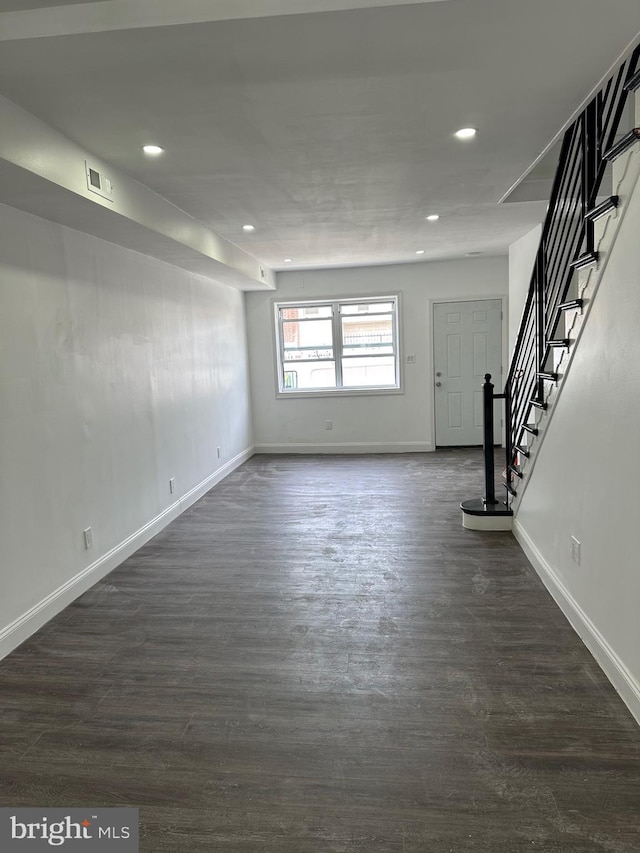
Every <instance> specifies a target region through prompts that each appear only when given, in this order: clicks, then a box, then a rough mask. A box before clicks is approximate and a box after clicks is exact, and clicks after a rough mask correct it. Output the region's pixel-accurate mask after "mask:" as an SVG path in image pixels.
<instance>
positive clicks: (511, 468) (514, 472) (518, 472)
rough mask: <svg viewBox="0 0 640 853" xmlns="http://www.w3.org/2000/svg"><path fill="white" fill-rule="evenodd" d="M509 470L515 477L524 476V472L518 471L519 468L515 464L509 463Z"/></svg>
mask: <svg viewBox="0 0 640 853" xmlns="http://www.w3.org/2000/svg"><path fill="white" fill-rule="evenodd" d="M509 470H510V471H511V472H512V474H515V475H516V477H519V478H520V479H521V480H522V478H523V477H524V474H523V473H522V471H520V469H519V468H516V466H515V465H509Z"/></svg>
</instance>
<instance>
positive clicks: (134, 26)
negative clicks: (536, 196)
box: [0, 0, 640, 269]
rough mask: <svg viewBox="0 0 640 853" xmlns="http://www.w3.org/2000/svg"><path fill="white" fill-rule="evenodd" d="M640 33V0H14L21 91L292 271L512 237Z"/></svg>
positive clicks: (442, 251)
mask: <svg viewBox="0 0 640 853" xmlns="http://www.w3.org/2000/svg"><path fill="white" fill-rule="evenodd" d="M36 7H37V8H36ZM26 10H29V11H26ZM318 10H320V11H318ZM638 33H640V2H638V0H606V2H603V0H597V2H596V0H535V2H531V0H414V2H400V0H398V2H392V0H351V2H349V0H206V2H205V0H181V2H180V3H177V2H172V0H101V2H100V1H98V2H94V0H84V2H78V0H76V3H74V4H70V5H68V6H58V7H55V6H54V2H52V0H22V2H20V0H0V42H1V45H0V94H2V95H4V96H5V97H7V98H9V99H10V100H11V101H13V102H15V103H16V104H18V105H20V106H21V107H23V108H24V109H26V110H27V111H29V112H30V113H33V114H34V115H35V116H37V117H39V118H40V119H42V120H43V121H45V122H46V123H47V124H49V125H51V126H52V127H53V128H55V129H57V130H58V131H60V132H61V133H63V134H65V135H66V136H67V137H69V138H70V139H71V140H73V141H74V142H76V143H78V144H79V145H81V146H82V147H83V148H86V149H88V150H89V151H91V152H93V153H94V154H95V155H96V156H98V157H100V158H101V159H102V160H104V161H107V162H108V163H111V164H113V165H114V166H115V167H116V168H117V169H119V170H121V171H122V172H124V173H126V174H128V175H129V176H131V177H132V178H134V179H135V180H137V181H139V182H141V183H143V184H145V185H146V186H147V187H149V188H151V189H153V190H154V191H155V192H156V193H158V194H160V195H161V196H163V197H165V198H166V199H168V200H169V201H171V202H172V203H173V204H175V205H177V206H178V207H179V208H182V209H183V210H184V211H186V212H187V213H189V214H191V215H192V216H194V217H196V218H197V219H199V220H201V221H202V222H203V223H205V224H206V225H207V226H208V227H209V228H211V229H212V230H213V231H215V232H216V233H218V234H220V235H221V236H223V237H224V238H226V239H227V240H229V241H231V242H232V243H234V244H236V245H238V246H240V247H241V248H242V249H244V250H245V251H246V252H248V253H249V254H250V255H252V256H254V257H255V258H257V259H258V260H259V261H261V262H262V263H264V264H266V265H268V266H270V267H272V268H274V269H282V268H284V267H285V265H284V263H283V259H284V258H285V257H290V258H292V259H293V261H294V263H293V264H291V265H288V266H289V267H306V266H334V265H340V266H342V265H350V264H374V263H397V262H404V261H415V260H428V259H436V258H437V259H442V258H453V257H461V256H464V255H465V254H466V253H469V252H483V253H486V254H502V253H505V252H506V251H507V247H508V245H509V243H511V242H513V240H515V239H517V238H518V237H520V236H521V235H522V234H524V233H525V232H526V231H528V230H529V229H530V228H532V227H533V226H534V225H535V224H537V223H538V222H539V221H540V219H541V217H542V216H543V215H544V209H545V201H546V200H545V201H533V202H531V201H530V202H523V203H510V204H501V203H500V200H501V199H502V198H503V196H505V195H506V194H507V193H508V191H509V189H510V188H511V187H512V186H513V185H514V184H515V183H516V182H517V181H518V180H519V179H520V178H521V177H522V176H523V175H524V174H525V173H526V172H527V171H528V170H529V169H530V167H531V166H532V164H533V163H534V162H535V161H536V159H537V158H538V157H539V156H540V154H541V153H542V152H543V151H544V150H545V149H546V148H547V147H548V146H549V145H550V143H551V142H552V141H553V140H554V138H555V137H556V136H557V135H558V133H559V132H560V130H561V129H562V127H563V126H564V125H566V123H567V122H568V120H569V119H570V117H571V116H572V114H573V113H574V111H575V110H576V109H577V108H578V107H579V106H580V105H581V103H582V102H583V101H584V99H585V98H586V97H587V95H588V94H589V93H590V92H591V90H592V89H593V87H594V86H595V85H596V84H597V83H598V82H599V81H600V80H601V78H602V77H603V76H604V75H605V74H606V72H607V71H608V69H609V68H610V67H611V65H612V64H614V63H615V62H616V61H617V60H618V58H619V57H620V56H621V55H622V54H623V53H624V52H625V51H626V50H627V49H628V47H629V45H630V43H632V42H633V41H636V36H637V34H638ZM468 125H471V126H474V127H477V128H478V130H479V132H478V136H477V138H476V139H475V140H473V141H470V142H464V143H461V142H458V141H457V140H455V139H454V138H453V136H452V134H453V132H454V131H455V130H456V129H458V128H460V127H463V126H468ZM0 132H1V131H0ZM147 142H156V143H158V144H159V145H162V146H163V147H165V149H166V153H165V154H164V155H163V156H162V157H160V158H157V159H153V160H151V159H148V158H145V157H144V156H143V155H142V153H141V150H140V147H141V145H142V144H144V143H147ZM0 201H2V189H1V188H0ZM49 208H50V205H49ZM48 210H49V209H48ZM431 212H436V213H439V214H440V217H441V218H440V220H439V221H438V222H437V223H435V224H430V223H428V222H426V221H425V216H426V215H427V214H429V213H431ZM47 215H48V216H49V217H50V216H51V213H50V210H49V212H48V213H47ZM245 223H252V224H254V225H255V226H256V230H255V232H254V233H252V234H245V233H244V232H243V231H242V228H241V226H242V225H243V224H245ZM417 250H424V254H422V255H420V256H417V255H416V251H417Z"/></svg>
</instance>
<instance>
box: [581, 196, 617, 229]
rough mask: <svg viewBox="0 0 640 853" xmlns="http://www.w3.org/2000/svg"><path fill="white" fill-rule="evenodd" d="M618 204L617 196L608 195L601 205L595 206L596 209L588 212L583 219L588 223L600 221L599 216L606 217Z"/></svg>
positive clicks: (593, 208)
mask: <svg viewBox="0 0 640 853" xmlns="http://www.w3.org/2000/svg"><path fill="white" fill-rule="evenodd" d="M619 202H620V196H618V195H610V196H609V198H607V199H605V200H604V201H603V202H602V204H599V205H597V207H592V208H591V210H588V211H587V212H586V213H585V215H584V218H585V219H587V220H588V221H589V222H595V221H596V219H600V217H601V216H606V214H607V213H610V212H611V211H612V210H615V209H616V207H617V206H618V203H619Z"/></svg>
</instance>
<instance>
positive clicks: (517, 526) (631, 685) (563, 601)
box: [513, 518, 640, 724]
mask: <svg viewBox="0 0 640 853" xmlns="http://www.w3.org/2000/svg"><path fill="white" fill-rule="evenodd" d="M513 535H514V536H515V538H516V539H517V540H518V542H519V544H520V546H521V547H522V550H523V551H524V553H525V555H526V557H527V559H528V560H529V562H530V563H531V565H532V566H533V568H534V569H535V570H536V572H537V573H538V575H539V577H540V579H541V581H542V582H543V584H544V585H545V587H546V588H547V590H548V591H549V593H550V594H551V597H552V598H553V600H554V601H555V602H556V604H557V605H558V607H559V608H560V609H561V610H562V612H563V613H564V615H565V616H566V617H567V619H568V620H569V622H570V623H571V626H572V627H573V629H574V630H575V631H576V633H577V634H578V636H579V637H580V639H581V640H582V642H583V643H584V644H585V646H586V647H587V648H588V649H589V651H590V652H591V654H592V655H593V657H594V658H595V660H596V661H597V663H598V665H599V666H600V668H601V669H602V671H603V672H604V674H605V675H606V676H607V678H608V679H609V681H610V682H611V684H612V685H613V686H614V688H615V690H616V691H617V693H618V694H619V695H620V698H621V699H622V701H623V702H624V703H625V705H626V706H627V707H628V709H629V711H631V713H632V714H633V716H634V717H635V719H636V721H637V722H638V723H639V724H640V684H638V682H637V681H636V680H635V678H634V677H633V675H632V674H631V673H630V672H629V670H628V669H627V667H626V666H625V665H624V663H623V662H622V660H620V658H619V657H618V655H617V654H616V652H615V651H614V650H613V648H612V647H611V646H610V645H609V643H608V642H607V640H606V639H605V638H604V637H603V636H602V634H601V633H600V631H599V630H598V629H597V628H596V626H595V625H594V624H593V622H592V621H591V619H589V617H588V616H587V614H586V613H585V612H584V610H583V609H582V608H581V607H580V605H579V604H578V602H577V601H576V600H575V598H574V597H573V596H572V595H571V593H570V592H569V590H568V589H567V588H566V587H565V586H564V584H563V583H562V581H561V580H560V578H559V577H558V575H557V574H556V573H555V571H554V570H553V568H552V567H551V566H550V565H549V563H548V562H547V561H546V560H545V558H544V557H543V556H542V554H541V553H540V551H539V550H538V548H537V547H536V545H535V543H534V542H533V540H532V539H531V537H530V536H529V534H528V533H527V531H526V530H525V529H524V527H523V526H522V524H521V523H520V522H519V521H518V519H517V518H514V520H513Z"/></svg>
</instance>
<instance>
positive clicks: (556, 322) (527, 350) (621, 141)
mask: <svg viewBox="0 0 640 853" xmlns="http://www.w3.org/2000/svg"><path fill="white" fill-rule="evenodd" d="M639 66H640V47H637V48H636V49H635V50H634V51H633V53H632V54H631V55H630V56H629V57H628V58H627V59H626V60H625V62H623V63H622V65H621V66H620V67H619V68H618V69H617V70H616V72H615V73H614V74H612V75H611V77H610V78H609V79H608V80H607V82H606V83H605V85H604V86H603V87H602V89H601V90H600V91H599V92H598V93H597V94H596V95H595V96H594V97H593V98H592V100H591V101H590V102H589V104H587V106H586V108H585V109H584V110H583V112H582V113H581V114H580V115H579V116H578V118H577V119H576V120H575V121H574V123H573V124H572V125H571V127H570V128H569V129H568V130H567V131H566V133H565V135H564V138H563V141H562V147H561V151H560V157H559V161H558V168H557V171H556V175H555V178H554V182H553V187H552V191H551V198H550V200H549V207H548V210H547V215H546V218H545V221H544V225H543V228H542V236H541V239H540V245H539V247H538V252H537V255H536V260H535V264H534V269H533V273H532V276H531V282H530V285H529V291H528V294H527V298H526V301H525V306H524V311H523V314H522V320H521V322H520V327H519V329H518V334H517V337H516V343H515V346H514V350H513V355H512V357H511V364H510V367H509V373H508V375H507V380H506V384H505V389H504V396H505V400H506V410H507V417H506V419H505V420H506V437H505V446H506V466H505V480H506V483H505V485H506V488H507V492H508V493H510V494H511V495H515V494H516V491H515V488H514V479H513V478H514V476H515V472H517V471H518V466H517V462H518V460H519V458H520V457H522V456H526V455H527V453H524V452H523V450H525V449H526V447H525V444H526V440H525V436H532V435H537V430H536V429H535V426H534V425H533V424H532V423H531V421H532V419H533V414H532V413H533V412H534V411H535V410H536V408H537V407H538V408H543V407H544V406H543V405H542V404H544V397H545V388H546V385H547V383H548V382H550V381H557V376H556V374H555V372H554V369H553V367H552V366H549V365H548V362H549V361H550V358H551V353H552V352H553V350H554V349H555V348H557V347H567V346H568V345H569V343H570V342H569V341H568V340H567V339H566V338H565V336H564V330H561V323H562V321H563V315H564V312H565V311H566V310H567V309H568V308H572V307H579V303H580V300H579V299H569V293H570V290H571V285H572V280H573V277H574V275H576V270H577V269H579V268H581V267H585V266H588V265H590V264H593V263H596V262H597V260H598V253H597V252H596V250H595V242H594V234H595V230H594V223H595V221H596V219H597V218H598V217H599V216H602V215H604V214H605V213H606V212H608V211H609V210H611V209H612V208H614V207H615V206H616V205H617V203H618V199H617V197H616V196H611V197H609V198H607V199H606V200H604V201H601V202H600V203H598V197H599V194H600V192H601V188H602V183H603V179H604V177H605V172H606V169H607V165H608V163H609V162H610V160H612V159H613V158H614V157H615V156H617V155H618V154H620V153H622V151H624V150H626V148H627V147H629V145H631V144H633V142H634V141H636V139H638V138H640V129H638V128H634V129H633V130H631V131H630V132H628V133H626V135H624V136H622V138H619V137H620V125H621V122H622V119H623V116H624V111H625V107H626V105H627V98H628V96H629V93H630V92H631V91H634V90H636V89H638V88H640V70H639Z"/></svg>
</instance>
